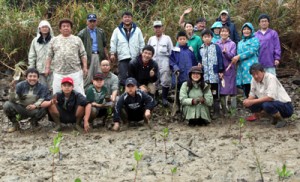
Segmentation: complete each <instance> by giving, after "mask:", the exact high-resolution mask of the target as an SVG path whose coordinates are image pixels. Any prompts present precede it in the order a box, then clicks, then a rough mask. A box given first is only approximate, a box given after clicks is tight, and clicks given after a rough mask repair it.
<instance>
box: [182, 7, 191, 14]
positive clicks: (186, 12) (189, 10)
mask: <svg viewBox="0 0 300 182" xmlns="http://www.w3.org/2000/svg"><path fill="white" fill-rule="evenodd" d="M192 10H193V8H191V7H190V8H188V9H186V10H184V12H183V14H184V15H186V14H189V13H190V12H191V11H192Z"/></svg>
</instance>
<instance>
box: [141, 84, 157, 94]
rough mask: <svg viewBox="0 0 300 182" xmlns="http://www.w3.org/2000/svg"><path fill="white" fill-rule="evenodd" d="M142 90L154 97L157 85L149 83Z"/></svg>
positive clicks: (142, 86)
mask: <svg viewBox="0 0 300 182" xmlns="http://www.w3.org/2000/svg"><path fill="white" fill-rule="evenodd" d="M140 89H141V90H142V91H144V92H147V93H148V92H149V93H150V94H152V95H154V94H155V92H156V86H155V83H148V84H147V85H141V86H140Z"/></svg>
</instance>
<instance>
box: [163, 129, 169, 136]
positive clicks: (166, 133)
mask: <svg viewBox="0 0 300 182" xmlns="http://www.w3.org/2000/svg"><path fill="white" fill-rule="evenodd" d="M168 136H169V128H164V129H163V137H164V138H167V137H168Z"/></svg>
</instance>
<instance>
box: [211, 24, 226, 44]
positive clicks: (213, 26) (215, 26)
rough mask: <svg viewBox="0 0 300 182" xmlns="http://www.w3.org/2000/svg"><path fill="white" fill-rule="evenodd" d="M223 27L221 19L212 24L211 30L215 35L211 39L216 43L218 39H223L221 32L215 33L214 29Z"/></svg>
mask: <svg viewBox="0 0 300 182" xmlns="http://www.w3.org/2000/svg"><path fill="white" fill-rule="evenodd" d="M222 27H223V25H222V23H221V22H220V21H216V22H215V23H214V24H213V25H212V26H211V28H210V30H211V31H212V33H213V35H214V37H213V39H212V40H211V42H212V43H216V42H217V41H218V40H220V39H221V36H220V34H215V33H214V29H215V28H222Z"/></svg>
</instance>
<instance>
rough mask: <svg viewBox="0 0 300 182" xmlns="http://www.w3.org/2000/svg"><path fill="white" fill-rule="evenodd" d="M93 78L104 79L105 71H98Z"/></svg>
mask: <svg viewBox="0 0 300 182" xmlns="http://www.w3.org/2000/svg"><path fill="white" fill-rule="evenodd" d="M93 79H94V80H96V79H101V80H103V79H104V75H103V73H99V72H98V73H96V74H94V76H93Z"/></svg>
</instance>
